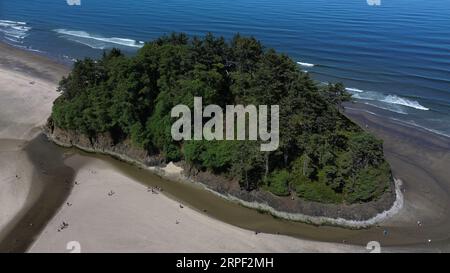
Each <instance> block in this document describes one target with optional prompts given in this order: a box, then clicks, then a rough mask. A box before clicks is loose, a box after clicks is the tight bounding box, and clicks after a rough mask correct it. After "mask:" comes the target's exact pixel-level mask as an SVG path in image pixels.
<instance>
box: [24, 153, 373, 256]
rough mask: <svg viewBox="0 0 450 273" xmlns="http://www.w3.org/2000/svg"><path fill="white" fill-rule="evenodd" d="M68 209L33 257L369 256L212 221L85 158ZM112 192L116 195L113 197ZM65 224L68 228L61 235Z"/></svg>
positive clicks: (41, 240) (36, 246)
mask: <svg viewBox="0 0 450 273" xmlns="http://www.w3.org/2000/svg"><path fill="white" fill-rule="evenodd" d="M76 161H79V160H75V159H74V160H72V159H68V160H67V161H66V163H67V164H68V165H69V166H73V167H74V168H77V169H79V171H78V173H77V176H76V178H75V180H76V181H77V185H75V187H74V189H73V190H72V193H71V195H70V196H69V198H68V200H67V202H69V205H68V204H66V205H65V206H64V207H63V208H62V209H61V210H60V211H59V213H58V214H57V215H56V217H54V218H53V219H52V220H51V221H50V223H49V224H48V226H47V228H46V229H45V230H44V232H43V233H42V234H41V236H40V237H39V239H38V240H37V241H36V242H35V243H34V245H33V246H32V248H31V249H30V251H31V252H68V250H67V249H66V246H67V243H68V242H70V241H78V242H79V243H80V245H81V251H82V252H103V251H106V252H130V251H131V252H317V251H319V252H329V251H330V252H347V251H365V249H364V248H362V247H351V246H344V245H338V244H332V243H320V242H312V241H305V240H299V239H294V238H290V237H287V236H277V235H270V234H262V233H259V234H255V233H254V232H252V231H248V230H244V229H240V228H237V227H234V226H231V225H228V224H225V223H223V222H219V221H218V220H215V219H212V218H209V217H207V216H205V215H203V214H201V213H199V212H197V211H195V210H193V209H191V208H189V207H187V206H185V205H183V207H181V206H180V204H179V203H178V202H176V201H174V200H171V199H169V198H167V197H166V196H165V195H163V194H154V193H152V192H149V191H148V190H147V188H146V187H145V186H144V185H142V184H139V183H136V182H135V181H133V180H131V179H130V178H128V177H126V176H124V175H122V174H120V173H118V172H116V171H115V170H114V169H113V168H112V166H110V165H109V164H108V163H106V162H104V161H101V160H99V159H88V158H85V159H84V160H83V161H84V163H83V164H82V166H77V165H78V163H77V162H76ZM111 193H113V194H112V195H111ZM63 222H66V223H67V224H68V227H67V228H65V229H63V230H62V231H58V229H59V228H60V226H61V225H62V223H63Z"/></svg>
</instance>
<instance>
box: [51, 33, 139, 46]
mask: <svg viewBox="0 0 450 273" xmlns="http://www.w3.org/2000/svg"><path fill="white" fill-rule="evenodd" d="M54 31H55V32H57V33H58V34H60V35H61V36H63V37H65V38H67V39H69V40H71V41H74V42H77V43H80V44H84V45H87V46H89V47H91V48H95V49H105V48H111V47H114V46H124V47H134V48H141V47H143V46H144V42H142V41H136V40H132V39H126V38H118V37H110V38H107V37H102V36H100V35H94V34H90V33H88V32H86V31H78V30H67V29H55V30H54Z"/></svg>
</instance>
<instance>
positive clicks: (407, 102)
mask: <svg viewBox="0 0 450 273" xmlns="http://www.w3.org/2000/svg"><path fill="white" fill-rule="evenodd" d="M382 101H383V102H387V103H392V104H399V105H403V106H408V107H412V108H415V109H419V110H424V111H428V110H430V109H429V108H427V107H425V106H423V105H421V104H420V103H418V102H417V101H415V100H409V99H405V98H402V97H399V96H396V95H388V96H386V97H385V98H384V99H383V100H382Z"/></svg>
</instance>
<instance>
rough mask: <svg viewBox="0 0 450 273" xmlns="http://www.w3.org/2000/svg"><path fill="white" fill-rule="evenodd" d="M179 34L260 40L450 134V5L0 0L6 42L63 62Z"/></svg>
mask: <svg viewBox="0 0 450 273" xmlns="http://www.w3.org/2000/svg"><path fill="white" fill-rule="evenodd" d="M78 2H80V5H77V3H78ZM172 31H177V32H186V33H188V34H191V35H205V34H206V33H207V32H212V33H214V34H217V35H223V36H225V37H226V38H230V37H231V36H232V35H233V34H234V33H236V32H240V33H241V34H244V35H252V36H255V37H256V38H257V39H260V40H261V41H263V42H264V44H265V45H267V46H269V47H274V48H276V49H277V50H278V51H281V52H285V53H287V54H289V55H290V56H291V57H292V58H293V59H294V60H295V61H297V62H298V64H299V66H301V67H302V69H304V70H306V71H308V72H309V73H311V74H312V76H313V77H314V79H316V80H318V81H320V82H330V81H331V82H338V81H340V82H343V83H344V84H345V85H346V86H347V87H348V90H349V91H350V92H351V93H352V94H353V95H354V97H355V98H356V99H357V100H359V101H361V102H363V103H366V104H369V105H372V106H375V107H377V108H379V109H382V110H380V111H381V112H382V113H383V114H384V115H386V117H388V118H394V119H396V120H400V121H402V122H405V123H408V124H410V125H413V126H418V127H422V128H423V129H426V130H430V131H433V132H435V133H438V134H441V135H446V136H450V1H448V0H345V1H343V0H277V1H275V0H272V1H269V0H208V1H206V0H121V1H119V0H39V1H32V0H31V1H30V0H0V40H1V41H3V42H7V43H10V44H13V45H15V46H19V47H23V48H26V49H28V50H35V51H39V52H41V53H42V54H46V55H50V56H52V57H53V58H56V59H58V60H61V61H64V62H70V61H71V60H73V59H74V58H82V57H85V56H99V54H101V53H102V50H104V49H108V48H112V47H119V48H121V49H123V50H125V51H127V52H130V53H132V52H134V51H136V50H137V49H138V48H139V47H141V46H142V44H143V42H144V41H148V40H152V39H154V38H156V37H158V36H160V35H162V34H167V33H170V32H172Z"/></svg>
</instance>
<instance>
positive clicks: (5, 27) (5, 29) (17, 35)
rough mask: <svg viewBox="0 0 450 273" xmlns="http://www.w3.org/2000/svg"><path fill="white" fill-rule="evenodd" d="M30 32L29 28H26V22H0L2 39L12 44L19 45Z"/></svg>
mask: <svg viewBox="0 0 450 273" xmlns="http://www.w3.org/2000/svg"><path fill="white" fill-rule="evenodd" d="M30 30H31V27H29V26H27V23H26V22H17V21H11V20H0V33H1V34H3V38H4V39H6V40H8V41H10V42H13V43H14V44H21V43H22V42H23V39H25V38H26V37H27V36H28V32H29V31H30Z"/></svg>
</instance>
